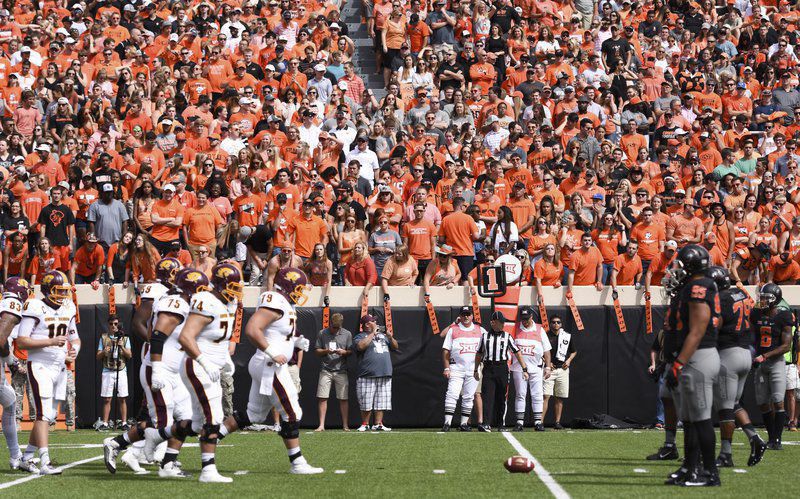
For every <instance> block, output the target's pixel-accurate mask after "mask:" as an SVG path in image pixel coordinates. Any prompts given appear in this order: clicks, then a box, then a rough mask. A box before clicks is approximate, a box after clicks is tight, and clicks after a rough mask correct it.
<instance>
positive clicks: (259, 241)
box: [244, 225, 272, 286]
mask: <svg viewBox="0 0 800 499" xmlns="http://www.w3.org/2000/svg"><path fill="white" fill-rule="evenodd" d="M244 245H245V246H246V247H247V256H249V257H250V258H251V259H252V260H253V265H252V266H251V268H250V285H251V286H259V285H260V283H259V279H260V277H261V274H262V273H263V272H265V271H266V270H267V264H268V263H269V259H270V258H271V257H272V227H271V226H269V225H257V226H256V228H255V230H254V231H253V232H252V233H251V234H250V237H248V238H247V240H246V241H245V242H244Z"/></svg>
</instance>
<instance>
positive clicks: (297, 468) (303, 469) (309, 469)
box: [289, 463, 325, 475]
mask: <svg viewBox="0 0 800 499" xmlns="http://www.w3.org/2000/svg"><path fill="white" fill-rule="evenodd" d="M323 471H325V470H324V469H322V468H315V467H314V466H311V465H310V464H308V463H299V464H296V463H292V467H291V468H289V473H291V474H292V475H317V474H319V473H322V472H323Z"/></svg>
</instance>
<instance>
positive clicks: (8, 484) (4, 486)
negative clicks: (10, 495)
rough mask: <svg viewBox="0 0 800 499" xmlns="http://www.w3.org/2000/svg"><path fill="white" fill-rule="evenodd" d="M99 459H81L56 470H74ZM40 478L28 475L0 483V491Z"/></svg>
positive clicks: (40, 476) (99, 457)
mask: <svg viewBox="0 0 800 499" xmlns="http://www.w3.org/2000/svg"><path fill="white" fill-rule="evenodd" d="M101 459H103V456H95V457H90V458H89V459H81V460H80V461H75V462H73V463H69V464H65V465H63V466H58V468H61V469H62V470H67V469H70V468H74V467H76V466H80V465H82V464H86V463H91V462H92V461H99V460H101ZM42 476H44V475H28V476H25V477H22V478H20V479H17V480H13V481H10V482H6V483H0V490H3V489H9V488H11V487H13V486H15V485H20V484H22V483H27V482H30V481H31V480H36V479H37V478H42Z"/></svg>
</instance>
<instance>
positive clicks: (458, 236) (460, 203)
mask: <svg viewBox="0 0 800 499" xmlns="http://www.w3.org/2000/svg"><path fill="white" fill-rule="evenodd" d="M466 208H467V206H466V203H465V202H464V198H455V199H454V200H453V213H451V214H450V215H447V217H445V219H444V220H443V221H442V226H441V227H440V229H439V240H440V242H446V243H447V245H448V246H450V247H451V248H453V255H454V256H455V260H456V263H457V264H458V268H459V271H460V275H461V278H462V280H463V279H466V278H467V277H466V276H468V275H469V272H470V270H472V267H473V265H474V260H475V248H474V247H473V245H472V241H477V240H478V239H479V238H480V236H481V231H480V230H479V229H478V226H477V225H476V224H475V220H474V219H473V218H472V217H471V216H469V215H467V214H466V213H464V211H465V210H466Z"/></svg>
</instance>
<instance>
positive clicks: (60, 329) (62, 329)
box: [47, 324, 67, 338]
mask: <svg viewBox="0 0 800 499" xmlns="http://www.w3.org/2000/svg"><path fill="white" fill-rule="evenodd" d="M47 330H48V331H49V332H50V334H48V335H47V336H48V337H50V338H55V337H56V336H66V335H67V325H66V324H59V325H58V326H56V325H55V324H50V325H48V326H47Z"/></svg>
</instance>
